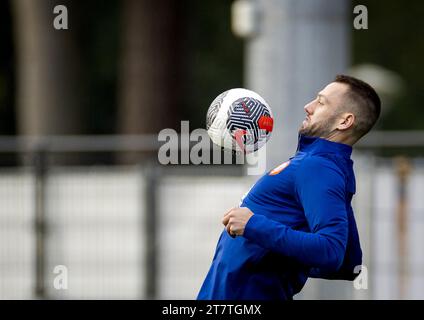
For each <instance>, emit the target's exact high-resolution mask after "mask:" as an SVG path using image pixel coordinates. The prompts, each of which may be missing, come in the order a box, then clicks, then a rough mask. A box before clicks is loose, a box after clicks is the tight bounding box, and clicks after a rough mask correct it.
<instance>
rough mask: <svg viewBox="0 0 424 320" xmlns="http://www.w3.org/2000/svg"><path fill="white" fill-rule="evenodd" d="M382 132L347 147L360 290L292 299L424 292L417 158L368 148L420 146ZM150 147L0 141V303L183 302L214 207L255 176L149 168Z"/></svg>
mask: <svg viewBox="0 0 424 320" xmlns="http://www.w3.org/2000/svg"><path fill="white" fill-rule="evenodd" d="M398 136H399V135H396V137H398ZM383 137H384V138H381V136H379V133H376V134H375V135H373V136H370V138H369V139H368V140H365V141H364V143H363V144H362V146H359V148H358V151H355V153H354V160H355V170H356V176H357V184H358V190H357V195H356V196H355V198H354V199H355V200H354V209H355V213H356V217H357V222H358V227H359V231H360V235H361V241H362V246H363V250H364V264H365V265H366V266H367V268H368V278H369V284H368V289H367V290H356V289H354V287H353V285H352V283H351V282H345V281H324V280H308V283H307V285H306V288H305V290H304V292H303V293H302V294H300V295H299V296H298V297H297V298H299V299H301V298H321V299H325V298H345V299H351V298H357V299H396V298H420V299H422V298H424V290H423V289H422V288H424V269H423V268H422V267H423V262H424V254H423V253H422V250H420V243H423V241H422V240H424V239H422V238H421V237H422V232H421V230H422V227H423V226H424V225H423V220H422V214H423V211H424V210H423V209H424V203H423V199H422V196H421V195H422V194H423V192H422V191H424V166H423V161H422V160H421V158H419V157H417V158H414V159H409V160H408V161H406V162H405V161H403V162H402V161H400V160H397V159H392V158H380V157H376V156H374V155H373V153H372V152H370V151H369V150H373V149H375V148H376V147H379V148H381V147H387V146H391V147H393V146H394V147H402V148H404V147H409V146H421V144H420V143H419V141H418V142H417V141H416V139H417V138H416V137H417V135H415V138H414V139H409V144H408V143H407V142H408V139H405V138H403V139H400V140H399V141H398V142H397V143H396V141H395V140H393V139H390V140H391V141H392V144H387V145H385V141H383V140H384V139H387V137H390V134H388V135H384V136H383ZM418 137H422V135H418ZM418 139H421V138H418ZM423 144H424V143H423ZM157 147H158V143H157V139H156V137H155V136H102V137H44V138H42V139H35V138H0V161H3V160H4V159H6V160H4V161H3V162H4V163H7V164H5V165H4V166H3V167H2V168H1V169H0V204H1V205H0V230H1V232H0V237H1V238H0V298H2V299H33V298H52V299H76V298H78V299H109V298H115V299H116V298H117V299H146V298H149V299H157V298H158V299H184V298H188V299H192V298H195V296H196V294H197V290H198V289H199V287H200V285H201V281H202V280H203V277H204V276H205V274H206V272H207V269H208V267H209V263H210V261H211V259H212V255H213V252H214V249H215V245H216V241H217V239H218V236H219V234H220V232H221V230H222V226H221V225H220V219H221V216H222V213H223V212H225V210H226V209H228V208H229V207H231V206H234V205H237V204H238V201H239V199H240V197H241V196H242V195H243V194H244V193H245V192H246V191H247V190H248V189H249V187H250V186H251V184H252V183H254V181H255V180H256V179H257V177H255V176H246V175H244V174H243V172H244V169H243V166H236V165H225V166H206V165H205V166H161V165H159V164H157V161H156V159H155V158H154V154H153V158H152V157H151V156H152V154H149V153H148V152H149V151H152V150H156V149H157ZM124 153H132V154H133V155H134V154H136V156H134V157H132V158H131V159H132V160H131V161H126V160H122V159H123V158H122V157H120V155H122V154H124ZM88 154H91V156H90V157H87V155H88ZM93 154H97V155H96V156H93ZM99 154H101V155H102V156H99ZM2 159H3V160H2ZM70 159H72V161H70ZM125 159H128V158H125ZM403 159H404V158H403ZM405 164H407V165H406V167H407V169H405V170H404V171H402V168H405ZM402 166H403V167H402ZM408 168H409V169H408ZM408 170H409V171H408ZM403 175H404V176H405V177H406V178H405V179H403V178H402V176H403ZM62 266H63V267H64V268H65V269H63V267H62ZM61 268H62V269H61ZM64 270H65V271H66V274H65V273H64ZM63 276H66V277H63ZM58 279H59V280H60V281H58ZM61 281H62V282H61Z"/></svg>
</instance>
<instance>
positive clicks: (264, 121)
mask: <svg viewBox="0 0 424 320" xmlns="http://www.w3.org/2000/svg"><path fill="white" fill-rule="evenodd" d="M258 125H259V129H263V130H266V131H269V132H272V128H273V127H274V119H273V118H271V117H268V116H261V117H260V118H259V120H258Z"/></svg>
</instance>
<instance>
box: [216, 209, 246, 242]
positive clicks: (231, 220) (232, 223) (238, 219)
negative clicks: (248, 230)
mask: <svg viewBox="0 0 424 320" xmlns="http://www.w3.org/2000/svg"><path fill="white" fill-rule="evenodd" d="M251 216H253V212H252V211H250V209H249V208H245V207H243V208H232V209H231V210H230V211H228V212H227V213H226V214H225V215H224V218H223V219H222V223H223V224H224V226H225V228H226V229H227V232H228V234H229V235H230V236H232V237H235V236H242V235H243V233H244V227H245V226H246V224H247V221H249V219H250V217H251Z"/></svg>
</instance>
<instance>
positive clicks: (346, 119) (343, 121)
mask: <svg viewBox="0 0 424 320" xmlns="http://www.w3.org/2000/svg"><path fill="white" fill-rule="evenodd" d="M354 123H355V115H354V114H353V113H343V114H342V115H341V117H340V120H339V124H338V125H337V129H339V130H342V131H343V130H347V129H349V128H350V127H352V126H353V124H354Z"/></svg>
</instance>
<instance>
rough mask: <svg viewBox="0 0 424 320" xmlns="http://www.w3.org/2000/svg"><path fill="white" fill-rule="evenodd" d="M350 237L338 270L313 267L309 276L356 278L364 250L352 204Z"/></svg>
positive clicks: (342, 278) (339, 278)
mask: <svg viewBox="0 0 424 320" xmlns="http://www.w3.org/2000/svg"><path fill="white" fill-rule="evenodd" d="M347 214H348V223H349V237H348V242H347V247H346V254H345V257H344V259H343V264H342V266H341V267H340V269H339V270H338V271H337V272H333V273H331V272H327V271H326V270H323V269H319V268H311V270H310V274H309V276H310V277H312V278H323V279H329V280H351V281H352V280H355V278H356V277H357V276H358V274H359V272H357V273H355V272H354V271H355V267H356V266H359V265H361V264H362V250H361V245H360V241H359V235H358V228H357V227H356V221H355V216H354V214H353V209H352V206H350V205H349V209H348V212H347Z"/></svg>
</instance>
